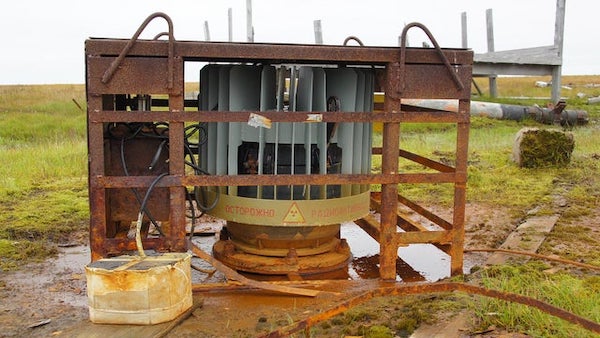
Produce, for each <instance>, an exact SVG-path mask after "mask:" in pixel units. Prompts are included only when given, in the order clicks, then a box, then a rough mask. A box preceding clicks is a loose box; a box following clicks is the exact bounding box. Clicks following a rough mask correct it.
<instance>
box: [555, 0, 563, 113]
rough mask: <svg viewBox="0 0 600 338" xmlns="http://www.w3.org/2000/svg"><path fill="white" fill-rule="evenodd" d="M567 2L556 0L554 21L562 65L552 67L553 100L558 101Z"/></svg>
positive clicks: (556, 41)
mask: <svg viewBox="0 0 600 338" xmlns="http://www.w3.org/2000/svg"><path fill="white" fill-rule="evenodd" d="M565 2H566V0H556V21H555V22H554V46H555V47H556V48H557V49H558V57H560V60H561V62H560V63H561V65H560V66H554V67H553V68H552V102H554V103H557V102H558V101H559V100H560V89H561V76H562V53H563V38H564V32H565Z"/></svg>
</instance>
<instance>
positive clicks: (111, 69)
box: [102, 12, 175, 89]
mask: <svg viewBox="0 0 600 338" xmlns="http://www.w3.org/2000/svg"><path fill="white" fill-rule="evenodd" d="M157 17H161V18H163V19H165V21H167V25H168V26H169V32H168V35H169V64H168V72H169V79H168V84H167V88H168V89H172V88H173V76H174V72H173V68H174V55H173V54H174V49H175V48H174V46H175V45H174V43H173V42H174V41H175V37H174V36H173V21H171V18H170V17H169V16H168V15H167V14H165V13H161V12H156V13H153V14H151V15H150V16H148V17H147V18H146V20H144V22H143V23H142V24H141V25H140V27H139V28H138V29H137V31H136V32H135V34H133V36H132V37H131V39H130V40H129V42H127V45H125V48H123V50H122V51H121V54H119V56H118V57H117V58H116V59H115V60H114V61H113V62H112V63H111V64H110V67H109V68H108V69H107V70H106V71H105V72H104V75H103V76H102V83H104V84H107V83H108V82H110V80H111V79H112V77H113V75H114V74H115V72H116V71H117V69H118V68H119V65H120V64H121V62H122V61H123V59H124V58H125V56H127V54H128V53H129V51H130V50H131V48H132V47H133V45H134V44H135V42H136V41H137V39H138V37H139V36H140V34H142V31H144V29H145V28H146V26H148V24H149V23H150V21H152V20H154V19H155V18H157ZM163 34H164V32H163V33H160V34H158V35H157V36H155V37H154V40H156V39H158V38H159V37H160V36H161V35H163Z"/></svg>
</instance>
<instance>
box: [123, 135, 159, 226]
mask: <svg viewBox="0 0 600 338" xmlns="http://www.w3.org/2000/svg"><path fill="white" fill-rule="evenodd" d="M120 155H121V166H123V172H124V173H125V176H129V170H127V162H126V161H125V137H123V138H121V154H120ZM130 190H131V191H132V192H133V195H134V196H135V199H136V201H137V202H138V204H140V205H142V197H141V196H140V193H139V192H138V191H137V189H136V188H131V189H130ZM144 213H145V214H146V216H148V219H149V220H150V222H151V223H152V225H154V227H155V228H156V230H157V231H158V233H159V234H160V235H161V236H163V237H164V236H165V234H164V233H163V231H162V229H161V227H160V225H159V224H158V222H157V221H156V219H155V218H154V216H152V214H151V213H150V210H148V209H146V207H144Z"/></svg>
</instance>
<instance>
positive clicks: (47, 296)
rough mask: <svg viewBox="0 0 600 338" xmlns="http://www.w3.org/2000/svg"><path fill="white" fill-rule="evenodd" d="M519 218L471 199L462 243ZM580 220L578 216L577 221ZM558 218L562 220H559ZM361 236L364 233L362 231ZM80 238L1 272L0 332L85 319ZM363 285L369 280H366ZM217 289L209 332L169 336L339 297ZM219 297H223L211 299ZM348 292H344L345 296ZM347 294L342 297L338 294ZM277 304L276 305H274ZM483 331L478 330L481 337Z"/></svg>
mask: <svg viewBox="0 0 600 338" xmlns="http://www.w3.org/2000/svg"><path fill="white" fill-rule="evenodd" d="M558 208H560V205H559V207H558ZM559 211H560V210H559ZM522 221H523V220H519V219H511V217H510V214H509V213H508V212H507V210H503V208H502V207H499V206H493V207H491V206H485V205H476V204H469V205H467V212H466V238H465V247H467V248H496V247H498V246H499V245H500V244H501V243H502V242H503V241H504V239H505V238H506V237H507V236H508V234H509V233H511V232H512V231H513V230H514V229H515V228H516V227H517V226H518V225H519V223H521V222H522ZM582 222H583V223H584V224H585V226H586V227H587V228H588V231H589V232H590V236H596V237H597V236H600V210H597V211H595V214H592V215H589V216H587V218H586V219H585V220H583V221H582ZM582 222H578V224H581V223H582ZM558 224H561V222H560V220H559V222H558ZM560 226H562V227H569V226H571V225H570V224H569V223H566V224H562V225H560ZM364 236H368V235H366V234H364ZM79 244H83V245H76V246H67V247H61V248H59V251H60V254H59V256H58V257H57V258H53V259H49V260H47V261H45V262H43V263H36V264H29V265H27V266H23V267H22V268H21V269H20V270H18V271H13V272H3V273H2V275H0V299H1V301H0V337H17V336H18V337H22V336H30V337H50V336H57V337H61V336H63V337H66V336H69V332H71V331H69V328H71V327H73V326H76V325H78V324H79V323H82V322H86V321H88V309H87V296H86V281H85V274H84V266H85V265H86V264H87V263H88V262H89V248H88V247H87V246H86V245H85V243H79ZM586 245H588V246H589V245H593V244H590V243H581V242H578V243H569V242H563V243H561V244H560V247H559V248H558V250H559V251H560V252H563V253H565V254H567V253H568V252H570V251H576V250H586V249H589V248H586V247H585V246H586ZM594 250H597V248H594ZM560 252H558V254H560ZM554 254H557V252H554ZM487 256H488V254H485V253H477V254H475V253H473V254H466V257H465V270H466V271H465V272H466V273H468V272H469V271H468V270H469V269H470V268H471V267H472V266H476V265H480V264H482V262H484V261H485V259H486V257H487ZM365 285H367V286H368V284H365ZM333 287H335V286H333ZM356 291H358V290H356ZM363 291H364V290H363ZM351 293H352V292H350V294H351ZM216 294H217V295H218V296H217V297H216V298H215V297H212V296H211V297H204V296H203V295H202V294H200V295H198V294H196V295H195V301H196V303H197V305H201V308H199V309H197V310H196V311H194V313H193V314H192V315H191V317H190V318H191V319H194V318H195V319H196V320H199V321H201V322H202V323H205V324H206V323H209V324H207V325H205V329H203V331H204V332H205V333H206V332H211V334H208V333H206V335H202V334H196V335H193V334H191V333H192V331H193V328H191V327H188V328H187V329H186V325H191V324H189V322H190V321H188V324H186V323H185V322H184V323H183V324H182V325H180V327H179V328H178V329H176V331H177V330H179V331H178V332H179V333H180V334H179V335H178V334H176V331H173V332H172V334H171V335H169V336H173V337H175V336H181V335H183V336H185V335H187V334H191V336H196V337H204V336H206V337H210V336H213V337H219V336H231V335H233V336H238V337H248V336H249V337H251V336H254V335H255V334H258V333H259V332H265V327H267V328H277V327H280V326H285V325H289V324H290V321H289V318H291V317H292V316H293V317H295V318H306V317H308V316H311V315H314V314H316V313H317V312H318V311H320V310H323V309H326V308H329V307H331V306H333V305H334V304H335V303H336V302H338V301H340V298H337V297H331V298H327V297H325V299H324V301H323V302H322V303H319V305H317V306H316V307H318V308H314V307H315V305H314V303H313V304H312V305H311V303H309V302H306V303H304V302H303V301H302V300H300V301H299V300H298V298H289V297H279V296H278V295H267V296H266V298H264V300H263V301H264V303H263V304H271V305H275V306H269V307H267V306H263V305H262V304H255V305H254V306H253V307H252V309H253V310H252V311H249V313H246V314H243V315H242V314H240V313H239V311H237V310H236V309H237V306H236V304H241V303H243V302H244V299H245V298H244V296H243V294H242V293H238V294H237V296H236V295H235V293H233V298H230V299H229V300H227V297H228V292H227V291H225V292H220V293H216ZM230 296H231V295H230ZM218 298H221V300H220V301H217V300H215V299H218ZM347 298H348V297H345V299H347ZM345 299H344V298H341V300H345ZM248 301H250V300H248ZM227 302H230V304H229V306H227V305H223V304H227ZM278 304H279V305H278ZM278 306H279V307H278ZM216 307H220V308H216ZM278 308H279V309H280V310H277V309H278ZM281 308H284V309H285V310H284V311H285V312H286V313H287V317H288V320H287V321H286V320H280V321H279V322H271V321H268V320H267V318H270V314H269V313H268V311H280V312H281ZM266 311H267V312H266ZM231 318H245V319H246V320H243V321H240V322H239V323H233V322H232V320H231ZM494 334H496V335H495V336H498V334H499V332H495V333H494V332H492V333H491V335H489V336H490V337H491V336H494ZM466 336H469V335H466ZM481 336H482V335H479V337H481Z"/></svg>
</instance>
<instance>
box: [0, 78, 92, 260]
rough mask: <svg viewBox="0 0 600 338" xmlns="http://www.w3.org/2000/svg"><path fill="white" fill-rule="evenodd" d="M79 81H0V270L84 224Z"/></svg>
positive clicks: (49, 250)
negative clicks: (32, 83)
mask: <svg viewBox="0 0 600 338" xmlns="http://www.w3.org/2000/svg"><path fill="white" fill-rule="evenodd" d="M74 100H75V101H77V102H78V103H79V104H80V105H81V104H83V103H84V88H83V86H82V85H53V86H0V158H1V159H2V162H3V165H2V166H0V224H2V226H0V256H1V257H2V260H0V270H2V269H11V268H15V267H16V266H18V264H21V263H26V262H28V261H31V260H39V259H43V258H45V257H47V256H48V255H52V254H54V253H56V243H57V242H64V241H68V237H69V236H70V235H72V234H73V233H77V232H81V231H82V230H85V229H87V224H88V219H89V211H88V202H87V155H86V152H87V151H86V147H87V146H86V136H85V135H86V127H85V113H84V112H83V111H81V110H80V109H79V107H77V105H76V104H75V103H74Z"/></svg>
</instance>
